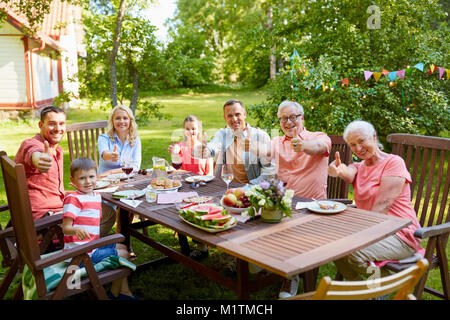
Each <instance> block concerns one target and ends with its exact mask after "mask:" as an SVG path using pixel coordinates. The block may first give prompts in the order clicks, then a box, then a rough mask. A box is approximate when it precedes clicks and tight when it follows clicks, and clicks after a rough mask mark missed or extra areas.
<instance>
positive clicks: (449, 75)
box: [445, 69, 450, 80]
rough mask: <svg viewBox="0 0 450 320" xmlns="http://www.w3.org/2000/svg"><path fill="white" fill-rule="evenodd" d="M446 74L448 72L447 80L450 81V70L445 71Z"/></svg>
mask: <svg viewBox="0 0 450 320" xmlns="http://www.w3.org/2000/svg"><path fill="white" fill-rule="evenodd" d="M445 72H447V80H450V69H445Z"/></svg>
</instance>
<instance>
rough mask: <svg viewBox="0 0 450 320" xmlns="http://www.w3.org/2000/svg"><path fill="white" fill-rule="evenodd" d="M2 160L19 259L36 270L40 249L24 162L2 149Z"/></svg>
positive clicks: (0, 160) (0, 154) (0, 158)
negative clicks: (11, 156) (15, 161)
mask: <svg viewBox="0 0 450 320" xmlns="http://www.w3.org/2000/svg"><path fill="white" fill-rule="evenodd" d="M0 162H1V167H2V174H3V181H4V183H5V190H6V196H7V199H8V205H9V211H10V216H11V223H12V227H13V228H14V233H15V237H16V246H17V252H18V259H19V260H20V261H21V262H22V263H24V264H27V265H28V267H29V268H30V270H34V261H36V260H38V259H39V258H40V250H39V245H38V241H37V236H36V229H35V227H34V221H33V214H32V212H31V204H30V198H29V196H28V185H27V180H26V177H25V169H24V167H23V165H22V164H16V163H14V162H13V161H12V160H11V159H9V158H8V156H7V155H6V152H4V151H0ZM42 277H43V274H42ZM42 279H43V278H42ZM36 281H38V279H36Z"/></svg>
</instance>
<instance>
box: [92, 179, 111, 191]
mask: <svg viewBox="0 0 450 320" xmlns="http://www.w3.org/2000/svg"><path fill="white" fill-rule="evenodd" d="M110 184H111V182H109V181H106V180H97V181H96V182H95V188H94V189H102V188H104V187H107V186H109V185H110Z"/></svg>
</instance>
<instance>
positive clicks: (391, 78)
mask: <svg viewBox="0 0 450 320" xmlns="http://www.w3.org/2000/svg"><path fill="white" fill-rule="evenodd" d="M395 77H397V71H391V72H389V73H388V78H389V80H391V81H394V80H395Z"/></svg>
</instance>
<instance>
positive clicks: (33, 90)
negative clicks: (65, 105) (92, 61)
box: [0, 0, 86, 110]
mask: <svg viewBox="0 0 450 320" xmlns="http://www.w3.org/2000/svg"><path fill="white" fill-rule="evenodd" d="M0 10H4V11H5V12H6V13H7V19H6V20H5V21H4V22H0V110H27V109H38V108H41V107H43V106H46V105H49V104H52V103H53V100H54V98H55V97H57V96H58V95H59V94H61V93H63V92H71V93H73V95H74V96H78V81H77V80H76V74H77V72H78V63H77V58H78V55H79V54H80V55H85V54H86V53H85V52H86V51H85V48H84V46H83V44H82V43H83V30H82V27H81V9H80V8H79V7H76V6H73V5H71V4H68V3H66V2H61V1H60V0H54V1H53V2H52V4H51V9H50V13H49V14H48V15H47V16H46V17H45V18H44V21H43V23H42V25H41V26H40V28H39V31H37V32H36V34H34V35H33V36H29V35H27V34H25V33H24V32H23V31H22V28H23V27H24V26H27V27H28V26H29V25H28V22H27V19H26V17H25V15H23V14H20V13H17V12H15V11H14V10H13V9H11V8H10V7H8V6H6V5H5V4H0ZM60 26H63V27H62V28H61V27H60ZM73 80H75V81H73Z"/></svg>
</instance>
